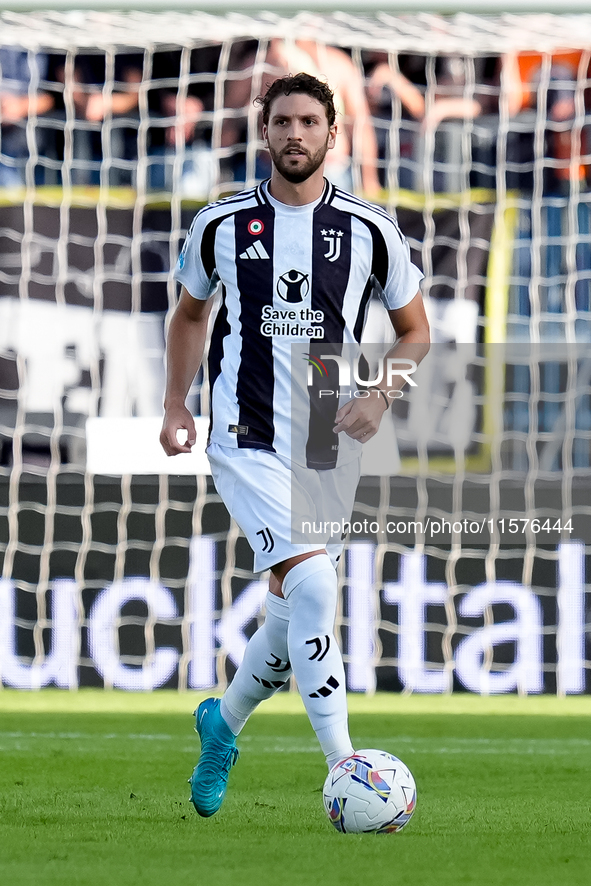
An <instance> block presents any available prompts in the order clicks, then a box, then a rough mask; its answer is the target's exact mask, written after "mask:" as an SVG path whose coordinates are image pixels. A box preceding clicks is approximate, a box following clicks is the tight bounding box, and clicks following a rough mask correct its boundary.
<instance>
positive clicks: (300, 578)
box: [283, 556, 337, 630]
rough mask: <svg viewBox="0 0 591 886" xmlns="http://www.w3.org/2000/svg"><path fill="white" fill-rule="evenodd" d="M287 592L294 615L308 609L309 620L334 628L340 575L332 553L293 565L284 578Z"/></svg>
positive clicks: (284, 586)
mask: <svg viewBox="0 0 591 886" xmlns="http://www.w3.org/2000/svg"><path fill="white" fill-rule="evenodd" d="M283 594H284V596H285V598H286V599H287V601H288V603H289V608H290V613H291V617H292V619H293V616H294V614H296V612H297V611H298V610H299V611H302V612H305V614H306V619H307V620H309V621H311V622H313V623H315V624H316V625H318V626H319V627H320V626H322V625H324V626H325V627H326V629H327V630H328V629H330V630H332V625H333V622H334V617H335V612H336V604H337V577H336V573H335V571H334V568H333V566H332V563H331V562H330V559H329V558H328V557H326V556H322V557H310V558H309V559H307V560H303V561H301V562H300V563H298V564H297V565H296V566H294V567H293V568H292V569H290V570H289V572H288V573H287V575H286V576H285V578H284V580H283Z"/></svg>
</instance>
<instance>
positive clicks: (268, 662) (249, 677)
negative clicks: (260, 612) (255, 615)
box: [220, 593, 291, 735]
mask: <svg viewBox="0 0 591 886" xmlns="http://www.w3.org/2000/svg"><path fill="white" fill-rule="evenodd" d="M266 610H267V612H266V617H265V622H264V624H263V625H262V626H261V627H260V628H259V629H258V631H257V632H256V633H255V634H253V635H252V637H251V638H250V640H249V641H248V645H247V647H246V650H245V652H244V658H243V660H242V664H241V665H240V667H239V668H238V670H237V671H236V674H235V675H234V679H233V680H232V682H231V683H230V685H229V686H228V688H227V689H226V692H225V693H224V696H223V698H222V702H221V706H220V713H221V715H222V717H223V719H224V720H225V721H226V723H227V724H228V726H229V727H230V729H231V730H232V732H233V733H234V735H238V733H239V732H240V731H241V730H242V729H243V728H244V725H245V723H246V721H247V720H248V718H249V717H250V715H251V714H252V712H253V711H254V710H255V708H256V707H257V706H258V705H259V704H260V703H261V702H262V701H264V700H265V699H266V698H270V697H271V696H272V695H274V694H275V693H276V692H277V690H278V689H281V687H282V686H283V684H284V683H286V682H287V681H288V680H289V678H290V677H291V665H290V663H289V656H288V652H287V627H288V624H289V606H288V604H287V600H282V599H281V597H276V596H275V595H274V594H271V593H268V594H267V600H266Z"/></svg>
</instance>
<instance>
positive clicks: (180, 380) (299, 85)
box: [160, 74, 429, 816]
mask: <svg viewBox="0 0 591 886" xmlns="http://www.w3.org/2000/svg"><path fill="white" fill-rule="evenodd" d="M258 101H259V103H260V104H261V106H262V112H263V138H264V140H265V144H266V147H267V149H268V151H269V154H270V156H271V160H272V164H273V166H272V175H271V178H270V180H269V181H266V182H263V183H262V184H261V185H259V186H258V187H256V188H253V189H251V190H247V191H244V192H243V193H241V194H238V195H237V196H234V197H229V198H227V199H224V200H220V201H218V202H216V203H212V204H210V205H209V206H206V207H205V208H204V209H202V210H201V211H200V212H199V213H198V214H197V216H196V217H195V219H194V221H193V223H192V225H191V228H190V231H189V233H188V236H187V239H186V241H185V244H184V247H183V250H182V252H181V255H180V257H179V260H178V264H177V266H176V269H175V278H176V279H177V280H178V281H179V282H180V283H181V284H182V291H181V297H180V301H179V303H178V305H177V307H176V310H175V312H174V315H173V317H172V320H171V323H170V327H169V333H168V344H167V353H168V357H167V388H166V395H165V417H164V424H163V429H162V433H161V437H160V441H161V443H162V446H163V448H164V450H165V452H166V453H167V454H168V455H176V454H178V453H181V452H190V450H191V447H192V446H193V444H194V443H195V439H196V434H195V426H194V422H193V418H192V416H191V414H190V412H189V411H188V410H187V408H186V407H185V398H186V396H187V392H188V390H189V387H190V385H191V383H192V381H193V378H194V377H195V374H196V372H197V371H198V369H199V366H200V365H201V360H202V357H203V352H204V348H205V343H206V333H207V321H208V315H209V311H210V308H211V304H212V296H213V294H214V292H215V291H216V289H217V287H218V285H219V284H221V289H222V305H221V307H220V309H219V312H218V314H217V317H216V320H215V325H214V328H213V332H212V336H211V342H210V345H209V379H210V385H211V404H212V408H211V413H212V415H211V430H210V437H209V444H208V447H207V453H208V457H209V460H210V464H211V469H212V475H213V478H214V481H215V485H216V488H217V490H218V492H219V494H220V496H221V498H222V499H223V501H224V503H225V505H226V507H227V508H228V510H229V512H230V513H231V515H232V516H233V517H234V519H235V520H236V522H237V523H238V525H239V526H240V527H241V529H242V531H243V532H244V534H245V535H246V537H247V539H248V541H249V543H250V545H251V547H252V548H253V550H254V554H255V563H254V568H255V571H256V572H259V571H262V570H265V569H270V570H271V578H270V586H269V594H268V596H267V602H266V619H265V622H264V624H263V625H262V627H261V628H260V629H259V630H258V631H257V632H256V633H255V634H254V636H253V637H252V638H251V640H250V642H249V643H248V646H247V648H246V651H245V655H244V660H243V662H242V664H241V665H240V667H239V668H238V670H237V672H236V674H235V676H234V679H233V681H232V683H231V684H230V686H229V687H228V689H227V690H226V692H225V694H224V696H223V698H222V699H221V701H220V700H219V699H213V698H210V699H207V700H205V701H203V702H202V703H201V704H200V705H199V707H198V709H197V711H196V712H195V716H196V729H197V732H198V733H199V736H200V739H201V754H200V757H199V763H198V766H197V767H196V768H195V771H194V772H193V775H192V777H191V779H190V783H191V794H192V801H193V804H194V806H195V808H196V809H197V812H198V813H199V814H200V815H202V816H210V815H213V814H214V813H215V812H217V810H218V809H219V807H220V806H221V803H222V801H223V799H224V795H225V792H226V784H227V779H228V773H229V771H230V769H231V767H232V766H233V765H234V763H235V762H236V759H237V757H238V750H237V748H236V736H237V735H238V734H239V733H240V731H241V729H242V728H243V727H244V725H245V723H246V721H247V720H248V717H249V716H250V714H251V713H252V712H253V711H254V710H255V708H256V707H257V705H258V704H260V702H261V701H263V700H264V699H266V698H269V697H270V696H272V695H273V694H274V693H275V692H276V691H277V690H278V689H279V688H280V687H281V686H283V685H284V683H285V682H286V681H287V680H288V679H289V677H290V675H291V673H292V672H293V674H294V675H295V677H296V680H297V684H298V689H299V691H300V693H301V696H302V699H303V701H304V704H305V707H306V711H307V713H308V716H309V718H310V721H311V724H312V727H313V729H314V731H315V733H316V735H317V737H318V741H319V742H320V746H321V748H322V750H323V752H324V754H325V756H326V762H327V764H328V766H329V768H331V767H332V766H333V765H334V764H335V763H336V762H337V761H339V760H341V759H343V758H345V757H347V756H349V755H350V754H351V753H352V752H353V748H352V745H351V740H350V737H349V731H348V721H347V702H346V693H345V673H344V667H343V660H342V656H341V653H340V650H339V647H338V645H337V643H336V641H335V638H334V635H333V629H334V619H335V614H336V605H337V576H336V572H335V566H336V561H337V559H338V557H339V555H340V553H341V550H342V546H343V545H342V540H341V537H340V536H338V537H337V538H336V539H334V540H333V539H332V538H331V539H326V540H321V541H316V542H315V541H313V540H312V541H309V542H302V543H301V544H300V543H296V544H294V543H293V537H292V526H291V514H290V505H291V493H292V490H293V488H297V489H299V491H300V493H301V494H302V495H303V496H304V498H305V497H306V496H308V501H309V504H310V507H311V508H313V507H314V506H315V499H316V490H319V491H320V493H322V491H323V489H327V488H328V489H331V490H332V495H333V497H334V498H337V499H338V498H339V497H340V498H341V499H342V502H341V506H342V508H343V509H345V510H346V509H347V508H348V511H349V514H348V515H347V519H348V516H349V515H350V512H351V509H352V506H353V500H354V492H355V486H356V481H357V479H358V477H359V461H360V450H361V443H360V441H364V442H365V441H367V440H369V439H370V438H371V437H372V436H373V435H374V434H375V433H376V432H377V430H378V427H379V424H380V420H381V418H382V415H383V413H384V412H385V411H386V409H387V408H388V405H389V403H390V402H391V400H390V399H389V395H391V394H392V393H393V392H394V391H398V390H399V389H400V388H401V387H402V386H403V384H404V382H403V380H402V379H400V378H399V377H397V376H394V377H393V378H391V379H390V387H388V385H387V384H386V380H387V379H384V380H382V382H381V383H380V385H379V389H378V390H375V391H373V396H369V397H365V398H356V397H352V398H350V399H348V401H347V402H345V403H343V404H342V405H340V408H339V404H340V401H339V402H337V403H336V404H334V405H333V406H332V409H333V413H332V415H331V416H330V428H329V431H330V433H329V434H328V435H327V434H326V433H324V434H320V435H319V436H318V435H316V436H314V434H312V433H309V435H308V439H307V440H306V441H305V442H304V444H303V448H302V455H301V458H300V456H299V455H298V450H297V449H296V451H295V456H294V451H293V450H292V446H291V437H292V430H294V431H296V430H297V432H298V434H300V435H301V433H302V427H301V424H302V423H299V422H298V428H297V429H296V428H292V417H291V378H290V376H291V362H290V357H291V345H292V344H293V343H302V342H303V343H309V348H310V350H312V344H314V345H316V339H318V340H320V341H321V342H322V343H323V344H322V348H321V350H320V351H319V352H318V353H320V354H322V353H323V349H325V348H327V347H330V346H331V344H332V347H333V348H334V347H335V345H339V344H340V345H342V346H345V345H347V344H348V345H355V343H356V342H359V341H360V338H361V333H362V329H363V323H364V319H365V313H366V308H367V304H368V301H369V298H370V297H371V294H372V292H374V291H377V293H378V294H379V296H380V298H381V299H382V301H383V303H384V305H385V306H386V308H387V309H388V311H389V316H390V319H391V321H392V323H393V325H394V329H395V331H396V334H397V337H398V340H397V343H396V345H395V346H394V350H395V351H396V354H397V356H398V355H402V356H410V355H412V356H413V358H414V359H415V360H416V361H417V362H418V360H419V359H420V358H421V356H422V355H424V353H425V352H426V350H427V348H428V341H429V327H428V323H427V320H426V317H425V313H424V310H423V303H422V298H421V295H420V293H419V292H418V283H419V281H420V279H421V276H422V275H421V273H420V271H419V270H418V269H417V268H416V267H414V265H412V264H411V262H410V258H409V249H408V246H407V244H406V242H405V240H404V238H403V236H402V234H401V233H400V230H399V228H398V226H397V225H396V223H395V222H394V221H393V219H392V218H390V216H388V215H387V214H386V213H385V212H384V211H382V210H381V209H380V208H378V207H375V206H372V205H370V204H368V203H366V202H364V201H363V200H360V199H358V198H357V197H354V196H353V195H351V194H349V193H346V192H345V191H341V190H340V189H338V188H336V187H335V186H334V185H332V184H330V183H329V182H328V181H327V180H326V179H325V178H324V176H323V168H324V162H325V158H326V154H327V152H328V151H329V150H330V149H331V148H332V147H333V146H334V144H335V139H336V137H337V126H336V123H335V108H334V103H333V95H332V92H331V90H330V88H329V87H328V86H327V85H326V84H325V83H323V82H322V81H320V80H318V79H317V78H315V77H313V76H311V75H308V74H297V75H295V76H286V77H282V78H280V79H278V80H275V82H274V83H272V84H271V86H270V87H269V89H268V91H267V92H266V94H265V95H264V97H260V98H259V99H258ZM274 312H275V313H274ZM274 317H275V318H286V317H287V318H288V322H283V320H278V321H277V322H274V319H273V318H274ZM325 342H326V343H328V344H326V345H325V344H324V343H325ZM324 353H326V351H325V350H324ZM310 427H311V426H310ZM183 429H184V430H186V432H187V439H186V442H179V441H178V439H177V432H179V431H181V430H183ZM304 430H305V428H304ZM312 437H313V439H311V438H312ZM301 470H304V472H307V473H304V479H303V481H301ZM298 472H299V476H300V485H299V486H297V487H293V478H294V474H298ZM351 478H353V482H351ZM341 480H342V481H343V484H341ZM345 480H346V482H345ZM329 495H330V493H329Z"/></svg>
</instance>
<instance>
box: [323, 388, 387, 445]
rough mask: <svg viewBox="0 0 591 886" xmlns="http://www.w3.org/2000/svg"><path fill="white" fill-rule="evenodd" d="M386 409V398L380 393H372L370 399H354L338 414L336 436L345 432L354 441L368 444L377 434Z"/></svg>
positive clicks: (335, 427)
mask: <svg viewBox="0 0 591 886" xmlns="http://www.w3.org/2000/svg"><path fill="white" fill-rule="evenodd" d="M386 409H387V407H386V403H385V401H384V398H383V397H382V395H381V394H380V393H378V392H375V394H374V393H373V392H372V395H371V396H370V397H363V398H357V397H353V398H352V399H351V400H349V402H348V403H345V405H344V406H341V408H340V409H339V411H338V412H337V414H336V416H335V426H334V428H333V431H334V433H335V434H340V433H341V431H344V432H345V434H347V436H349V437H352V438H353V440H359V441H360V442H361V443H367V441H368V440H371V438H372V437H375V435H376V434H377V432H378V428H379V427H380V422H381V420H382V415H383V414H384V412H385V411H386Z"/></svg>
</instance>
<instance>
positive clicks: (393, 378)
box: [334, 292, 430, 443]
mask: <svg viewBox="0 0 591 886" xmlns="http://www.w3.org/2000/svg"><path fill="white" fill-rule="evenodd" d="M388 314H389V317H390V320H391V322H392V325H393V327H394V331H395V332H396V336H397V340H396V343H395V344H394V346H393V347H392V348H390V350H389V351H388V353H387V354H386V356H385V357H384V373H383V377H382V381H381V383H380V384H379V385H376V386H375V388H374V389H373V390H375V391H376V395H375V396H373V397H364V398H353V399H351V400H349V402H348V403H345V405H344V406H341V408H340V409H339V411H338V412H337V414H336V417H335V418H336V424H335V426H334V432H335V433H336V434H338V433H340V432H341V431H344V432H345V433H346V434H347V435H348V436H349V437H352V438H353V439H354V440H360V441H361V442H362V443H367V441H368V440H371V438H372V437H373V436H375V434H377V432H378V428H379V426H380V422H381V420H382V416H383V414H384V412H385V411H386V410H387V409H388V404H389V403H391V402H393V399H394V396H395V395H396V394H397V392H398V391H401V390H402V388H403V387H404V385H405V384H406V382H407V378H408V375H409V374H410V373H409V371H408V370H412V367H413V365H417V366H418V364H419V363H420V362H421V360H422V359H423V357H424V356H425V355H426V354H427V352H428V351H429V343H430V333H429V322H428V320H427V315H426V314H425V307H424V304H423V297H422V295H421V293H420V292H417V294H416V295H415V296H414V298H412V299H411V301H410V302H408V304H406V305H404V306H403V307H402V308H396V309H395V310H391V311H388ZM390 358H394V359H396V360H401V361H404V362H401V370H402V372H401V373H400V375H398V374H392V371H391V370H390V372H388V366H391V364H389V363H388V360H389V359H390ZM406 361H408V363H407V362H406ZM405 369H406V370H407V371H406V373H405V372H404V370H405Z"/></svg>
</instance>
